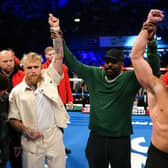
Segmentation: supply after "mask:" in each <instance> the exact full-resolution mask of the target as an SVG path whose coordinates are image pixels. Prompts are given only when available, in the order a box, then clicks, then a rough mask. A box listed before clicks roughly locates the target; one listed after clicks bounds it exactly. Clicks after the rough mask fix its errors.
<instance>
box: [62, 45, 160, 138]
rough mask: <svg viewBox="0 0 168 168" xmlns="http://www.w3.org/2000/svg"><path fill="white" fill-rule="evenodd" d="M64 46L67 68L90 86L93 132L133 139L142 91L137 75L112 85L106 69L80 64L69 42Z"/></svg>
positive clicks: (124, 74)
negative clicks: (135, 112) (135, 105)
mask: <svg viewBox="0 0 168 168" xmlns="http://www.w3.org/2000/svg"><path fill="white" fill-rule="evenodd" d="M63 46H64V61H65V64H66V65H67V66H68V68H69V69H70V70H71V71H73V72H75V73H77V74H78V76H80V77H81V78H83V80H84V81H85V82H86V84H87V86H88V91H89V95H90V120H89V128H90V130H92V131H94V132H95V133H97V134H99V135H103V136H113V137H120V136H129V135H130V134H131V133H132V125H131V116H132V106H133V102H134V99H135V96H136V93H137V91H138V90H139V88H140V85H139V83H138V81H137V79H136V76H135V74H134V71H127V72H122V74H121V75H120V76H119V77H118V78H117V79H115V80H114V81H112V82H110V83H108V82H107V81H106V80H105V73H104V70H103V69H101V68H99V67H94V66H87V65H85V64H82V63H80V62H79V61H77V59H76V58H75V57H74V56H73V55H72V53H71V52H70V51H69V49H68V48H67V46H66V45H65V42H64V44H63ZM151 58H152V60H153V61H151V63H152V62H154V63H157V61H156V59H155V57H151Z"/></svg>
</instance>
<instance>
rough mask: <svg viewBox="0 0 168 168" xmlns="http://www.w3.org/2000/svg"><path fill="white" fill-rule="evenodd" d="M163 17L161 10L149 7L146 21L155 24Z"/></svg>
mask: <svg viewBox="0 0 168 168" xmlns="http://www.w3.org/2000/svg"><path fill="white" fill-rule="evenodd" d="M163 18H164V14H163V12H162V11H161V10H158V9H151V10H150V12H149V14H148V17H147V20H146V23H149V22H152V23H154V24H156V23H158V22H161V21H162V20H163Z"/></svg>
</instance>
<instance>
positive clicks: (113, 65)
mask: <svg viewBox="0 0 168 168" xmlns="http://www.w3.org/2000/svg"><path fill="white" fill-rule="evenodd" d="M121 68H122V61H116V60H112V59H107V60H105V63H104V71H105V75H106V76H107V77H108V78H110V79H113V78H115V77H116V76H117V75H119V74H120V72H121Z"/></svg>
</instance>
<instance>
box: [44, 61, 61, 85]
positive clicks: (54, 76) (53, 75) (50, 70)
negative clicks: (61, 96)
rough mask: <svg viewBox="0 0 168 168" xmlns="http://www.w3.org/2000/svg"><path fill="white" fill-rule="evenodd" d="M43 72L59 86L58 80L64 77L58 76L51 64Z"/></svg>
mask: <svg viewBox="0 0 168 168" xmlns="http://www.w3.org/2000/svg"><path fill="white" fill-rule="evenodd" d="M43 71H46V72H47V73H48V75H49V76H50V77H51V78H52V79H53V80H54V82H55V83H56V84H57V85H59V83H60V80H61V79H62V78H63V77H64V74H63V75H62V76H60V75H59V74H58V73H57V71H56V70H55V68H54V66H53V65H52V64H50V65H49V67H48V68H47V69H44V70H43Z"/></svg>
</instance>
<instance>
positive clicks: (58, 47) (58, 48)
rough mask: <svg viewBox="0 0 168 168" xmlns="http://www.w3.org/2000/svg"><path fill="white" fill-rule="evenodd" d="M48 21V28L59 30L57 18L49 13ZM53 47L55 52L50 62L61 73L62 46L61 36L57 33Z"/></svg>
mask: <svg viewBox="0 0 168 168" xmlns="http://www.w3.org/2000/svg"><path fill="white" fill-rule="evenodd" d="M48 23H49V25H50V29H52V30H53V31H54V30H59V29H60V27H59V19H58V18H56V17H54V16H53V15H52V14H49V18H48ZM53 47H54V49H55V52H56V56H55V58H54V59H52V64H53V66H54V68H55V69H56V71H57V72H58V73H59V74H60V75H62V74H63V69H62V63H63V57H64V53H63V46H62V38H61V36H60V35H59V34H58V35H57V37H56V38H54V39H53Z"/></svg>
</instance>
